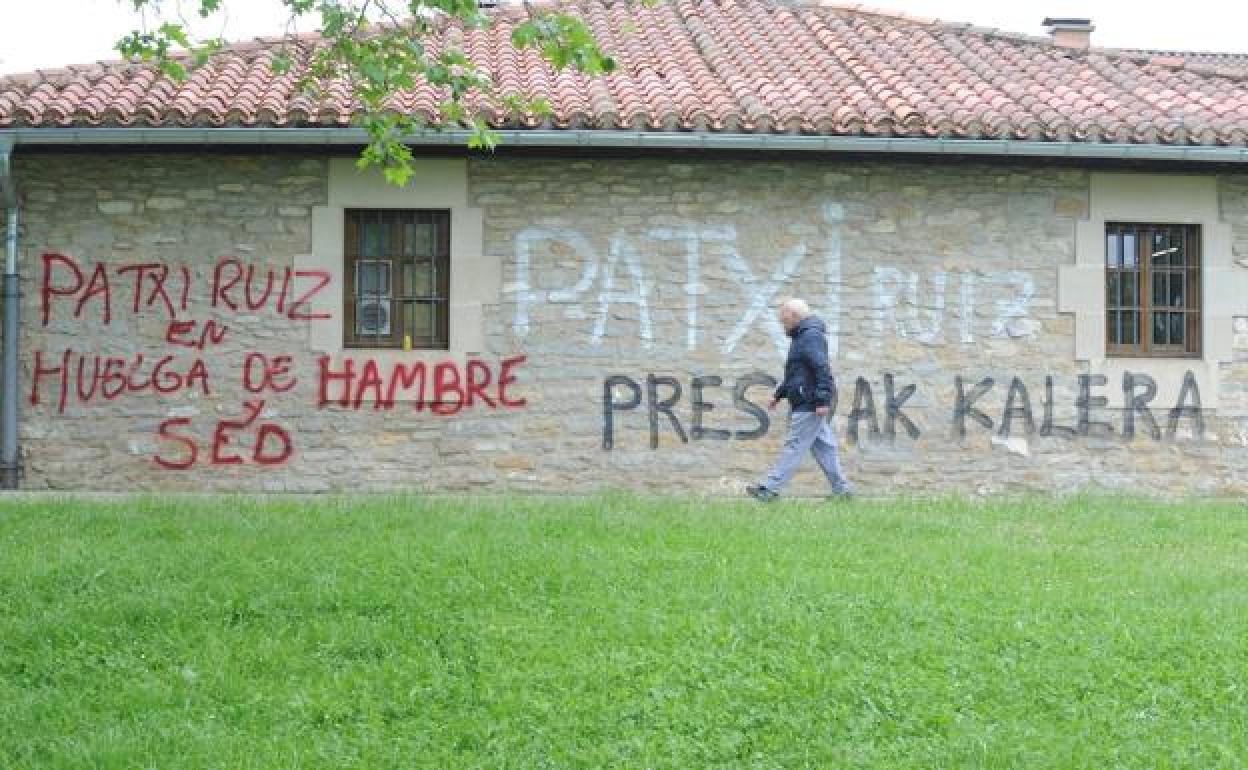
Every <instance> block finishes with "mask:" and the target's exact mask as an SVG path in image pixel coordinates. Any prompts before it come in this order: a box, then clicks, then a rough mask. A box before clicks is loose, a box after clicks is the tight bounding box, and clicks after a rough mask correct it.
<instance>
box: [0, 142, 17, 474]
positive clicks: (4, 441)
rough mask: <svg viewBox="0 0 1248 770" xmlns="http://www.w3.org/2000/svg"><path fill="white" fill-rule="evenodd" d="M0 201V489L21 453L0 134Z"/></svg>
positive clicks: (13, 257) (13, 248) (13, 256)
mask: <svg viewBox="0 0 1248 770" xmlns="http://www.w3.org/2000/svg"><path fill="white" fill-rule="evenodd" d="M0 203H3V204H4V209H5V213H6V217H5V220H6V224H5V231H4V280H3V284H0V297H2V298H3V307H4V311H3V312H4V319H3V339H4V356H3V359H2V360H0V489H17V487H18V481H19V479H20V477H21V455H20V453H19V447H18V443H17V419H18V412H17V404H18V397H17V357H18V356H17V354H18V340H19V339H20V336H21V334H20V331H19V328H18V313H17V311H18V304H19V299H20V296H21V292H20V291H19V290H18V270H17V216H18V209H19V207H18V201H17V184H16V183H15V182H14V180H13V144H12V142H5V141H4V138H3V137H0Z"/></svg>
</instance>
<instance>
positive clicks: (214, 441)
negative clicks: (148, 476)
mask: <svg viewBox="0 0 1248 770" xmlns="http://www.w3.org/2000/svg"><path fill="white" fill-rule="evenodd" d="M243 410H244V413H243V416H242V417H241V418H240V419H237V420H217V422H216V425H215V427H214V428H213V431H212V438H211V439H210V440H209V442H208V462H209V463H210V464H212V465H244V464H246V463H248V462H251V463H252V464H254V465H261V466H268V465H281V464H282V463H284V462H286V461H288V460H289V459H290V458H291V457H292V456H293V455H294V453H295V444H294V441H292V440H291V437H290V433H289V432H287V430H286V429H285V428H283V427H282V426H281V425H278V424H277V423H275V422H257V421H258V420H259V418H260V415H261V412H262V411H263V410H264V401H244V402H243ZM190 426H191V420H190V418H187V417H175V418H171V419H168V420H165V421H164V422H162V423H161V424H160V427H159V428H158V429H157V431H156V435H157V437H159V438H160V439H161V440H162V441H165V442H168V443H171V444H175V445H177V446H178V447H179V448H180V451H179V452H178V453H176V454H175V455H174V456H173V457H167V456H165V455H164V454H157V455H156V456H155V457H154V458H153V459H154V460H155V462H156V464H157V465H159V466H160V467H162V468H165V469H167V470H176V471H184V470H188V469H190V468H192V467H194V466H195V464H196V463H197V462H198V461H199V456H200V451H199V442H197V441H196V440H195V437H194V436H193V435H189V434H188V433H186V432H182V431H184V430H186V429H189V428H190ZM253 426H254V431H255V432H254V436H255V441H254V443H253V445H252V447H251V450H250V452H249V453H248V454H244V453H242V452H240V451H239V450H238V449H236V448H235V447H237V446H238V444H237V443H236V439H238V438H239V436H240V435H241V434H243V433H244V431H247V430H250V429H252V427H253ZM175 429H177V430H178V432H175Z"/></svg>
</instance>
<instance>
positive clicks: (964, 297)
mask: <svg viewBox="0 0 1248 770" xmlns="http://www.w3.org/2000/svg"><path fill="white" fill-rule="evenodd" d="M820 215H821V216H820V217H819V220H818V221H817V222H816V223H811V224H814V225H817V226H804V227H801V228H799V227H797V226H795V227H794V228H793V231H792V232H794V233H804V234H806V236H807V237H806V238H804V239H803V238H800V237H799V238H797V239H794V240H789V241H788V242H787V243H786V245H785V248H784V249H783V251H781V252H780V253H779V254H768V255H759V256H757V257H754V256H751V257H750V258H747V257H746V256H745V255H744V254H743V253H742V251H741V249H740V247H739V243H738V233H737V228H736V227H735V226H734V225H730V224H729V225H705V224H699V223H696V222H685V223H682V222H677V223H675V224H671V225H668V226H662V227H650V228H640V229H637V230H623V229H621V230H617V231H616V232H615V233H613V234H612V235H611V237H610V238H609V239H608V241H607V248H606V250H605V252H606V253H605V258H604V257H603V255H601V254H600V253H599V252H598V251H597V250H596V247H595V246H594V244H592V243H591V242H590V240H589V239H588V238H587V237H586V236H585V235H583V234H582V233H580V232H579V231H576V230H572V229H569V228H564V227H540V226H538V227H529V228H526V229H524V230H521V231H520V232H518V233H517V234H516V235H515V271H516V274H515V280H514V281H513V282H512V283H510V284H508V286H507V289H506V291H507V293H508V294H509V295H510V296H511V297H512V298H513V299H514V302H515V315H514V319H513V322H512V332H513V333H514V335H515V336H516V337H517V338H520V339H523V338H525V337H526V336H527V335H528V334H529V332H530V330H531V325H532V323H531V314H532V312H533V309H534V308H535V307H538V306H542V305H546V304H550V305H565V306H567V307H565V308H564V313H565V317H566V318H569V319H588V320H589V321H590V328H589V330H588V332H589V343H590V347H591V348H600V347H601V346H602V345H603V342H604V340H605V339H606V338H607V337H608V336H610V335H611V333H612V332H611V329H610V328H609V327H611V326H612V325H613V324H615V325H618V324H620V323H621V322H624V323H636V325H637V330H636V340H637V342H638V344H639V345H640V347H641V348H643V349H645V350H653V349H654V346H655V342H656V325H658V324H661V323H668V324H670V323H671V322H673V321H675V322H676V323H678V324H679V323H680V322H681V321H682V320H683V325H684V330H683V334H682V335H680V336H678V337H675V338H672V339H671V342H672V343H674V344H675V346H677V347H679V346H681V344H682V343H683V347H684V348H685V349H686V350H688V351H696V350H698V349H699V346H701V345H703V344H704V343H705V342H706V341H707V340H706V339H705V338H706V336H707V335H708V333H709V332H711V331H712V330H713V329H716V328H719V327H721V326H722V328H724V329H726V334H725V336H724V337H723V338H722V339H717V340H716V342H717V347H718V349H719V352H720V353H722V354H724V355H728V354H731V353H733V352H734V351H735V350H736V349H737V347H738V346H739V345H740V344H741V343H742V341H743V340H745V339H746V338H747V337H749V336H750V335H752V334H755V333H761V334H762V335H764V337H765V338H767V339H770V340H771V342H772V344H773V345H774V346H775V348H776V350H777V352H780V353H783V352H784V351H785V350H786V349H787V347H788V339H787V338H786V336H785V333H784V329H783V327H782V326H781V324H780V322H779V318H778V317H777V314H776V303H777V301H778V300H779V299H781V298H782V297H783V296H784V293H786V292H787V291H793V292H795V293H800V294H802V295H804V296H807V297H808V298H810V299H812V300H813V302H812V304H815V305H816V306H817V307H818V311H819V312H820V315H821V316H823V318H824V321H825V323H826V324H827V327H828V347H829V353H830V354H831V356H832V358H833V359H834V360H835V359H836V358H837V357H838V354H839V350H840V335H841V328H842V315H843V312H844V310H843V309H844V305H843V304H842V291H843V290H844V287H843V281H842V278H843V276H842V269H843V254H842V236H843V230H844V224H845V207H844V206H843V205H842V204H840V203H837V202H833V201H829V202H825V203H824V204H823V205H822V206H821V207H820ZM663 244H667V246H666V247H662V245H663ZM539 245H540V246H539ZM659 247H661V248H659ZM539 248H544V249H545V250H546V251H545V252H539ZM656 248H657V250H659V251H661V252H663V253H665V254H668V255H671V256H673V257H675V258H676V259H677V260H681V261H683V263H684V264H683V265H682V266H681V268H683V269H680V268H678V269H679V270H680V272H678V273H676V274H675V276H674V275H672V273H671V272H667V271H664V265H663V264H658V265H651V264H650V263H649V261H648V259H647V258H648V257H650V258H651V259H653V257H651V256H650V255H652V254H653V252H654V250H656ZM820 252H821V253H822V254H821V256H822V259H821V260H819V261H818V262H816V261H815V260H816V259H818V258H819V256H820ZM538 253H544V254H546V259H553V260H554V265H555V267H556V268H557V269H558V272H566V271H567V270H568V269H569V268H571V269H572V270H574V271H576V272H574V273H573V275H574V276H575V281H574V282H571V283H570V285H569V283H568V281H567V280H566V279H567V278H570V276H565V281H564V285H561V286H557V287H551V286H550V284H549V283H546V284H544V287H538V286H535V285H534V269H535V268H534V258H535V255H536V254H538ZM707 259H718V260H720V261H721V264H722V265H723V267H725V268H726V269H727V272H728V274H729V276H730V278H731V281H730V288H729V289H728V291H735V292H737V293H738V294H739V295H740V298H741V301H740V302H737V303H734V302H731V301H730V300H727V298H726V297H724V296H722V294H723V291H722V290H721V289H718V288H717V289H716V290H715V291H712V289H711V288H710V287H708V286H707V285H706V284H705V283H704V278H703V276H704V274H705V273H706V272H707V271H706V264H705V260H707ZM677 264H679V262H678V263H677ZM764 265H765V266H768V267H769V269H762V266H764ZM813 265H820V266H821V267H822V271H823V275H822V276H819V275H818V272H819V268H818V267H814V268H813V269H812V267H813ZM549 268H550V265H544V266H543V271H542V273H541V277H542V278H545V279H546V280H552V278H551V277H552V276H554V279H553V280H555V281H556V283H558V272H557V271H551V270H550V269H549ZM667 270H668V271H670V268H668V269H667ZM648 271H649V272H648ZM656 271H657V272H656ZM680 273H683V281H684V283H683V285H681V284H680V280H681V278H680V277H676V276H679V275H680ZM673 279H674V280H673ZM799 282H800V284H801V285H800V288H799V287H798V286H797V284H798V283H799ZM955 282H957V284H958V294H957V297H956V299H955V300H954V301H955V302H956V312H957V328H956V329H951V328H947V327H949V326H952V321H951V322H950V323H948V324H947V323H946V315H947V313H948V312H950V311H949V307H948V306H949V304H950V303H949V300H948V293H949V291H951V290H952V286H953V284H954V283H955ZM870 288H871V291H872V295H871V299H870V300H869V302H871V303H872V305H873V311H874V314H873V319H874V332H875V336H876V338H877V339H880V338H883V337H884V336H887V335H890V334H894V335H896V336H897V337H898V338H901V339H905V340H910V341H914V342H917V343H920V344H924V345H942V344H945V343H946V341H947V340H946V337H947V335H952V334H956V335H957V336H956V340H957V342H959V343H961V344H963V345H972V344H974V343H975V341H976V331H977V326H976V318H977V315H978V313H979V309H978V307H977V305H978V304H979V303H980V301H981V297H980V295H981V294H985V295H986V296H984V297H983V299H984V300H988V301H991V302H993V303H994V304H993V305H990V306H989V307H990V308H991V311H989V313H990V315H989V314H985V315H986V316H988V317H990V318H991V321H990V324H989V326H988V327H987V328H985V329H984V331H982V332H980V334H985V333H986V334H989V335H991V336H993V337H1012V338H1020V337H1031V336H1034V334H1035V331H1036V330H1037V329H1038V328H1039V324H1038V323H1037V322H1036V321H1034V320H1033V319H1031V318H1030V312H1031V305H1032V302H1033V300H1034V298H1035V295H1036V284H1035V280H1034V279H1033V277H1032V275H1031V274H1030V273H1027V272H1025V271H1021V270H1007V271H996V272H973V271H952V272H951V271H948V270H945V269H936V270H933V271H931V272H929V273H926V274H922V273H920V272H917V271H914V270H906V269H902V268H899V267H895V266H890V265H876V266H875V267H873V268H872V272H871V273H870ZM821 289H822V296H819V291H820V290H821ZM672 290H676V291H678V292H680V293H683V295H684V296H683V302H684V308H683V313H680V314H679V315H676V316H673V315H672V313H671V311H672V310H674V309H675V308H668V307H665V305H664V304H663V303H659V302H657V301H656V297H663V296H670V295H668V294H666V292H669V291H672ZM811 295H814V296H811ZM711 303H714V305H715V306H717V307H720V308H723V307H733V306H736V307H738V308H740V315H739V316H738V317H737V318H736V319H735V322H733V323H731V324H730V325H728V324H723V323H722V321H723V319H722V318H718V316H717V318H718V320H719V321H720V322H721V323H719V324H717V326H716V327H712V328H710V329H708V328H707V327H706V326H705V325H704V323H703V321H702V319H701V318H700V317H699V312H700V307H701V306H702V305H704V304H705V305H707V306H708V307H709V306H711ZM621 305H624V306H631V307H632V308H633V309H632V310H631V311H628V312H625V313H621V311H620V310H618V309H615V310H613V309H614V308H618V307H619V306H621ZM678 312H679V311H678ZM682 315H683V318H681V317H680V316H682ZM985 322H986V323H988V321H987V320H985ZM979 328H983V327H979ZM615 334H617V335H618V334H619V330H616V332H615ZM676 340H680V341H679V342H677V341H676Z"/></svg>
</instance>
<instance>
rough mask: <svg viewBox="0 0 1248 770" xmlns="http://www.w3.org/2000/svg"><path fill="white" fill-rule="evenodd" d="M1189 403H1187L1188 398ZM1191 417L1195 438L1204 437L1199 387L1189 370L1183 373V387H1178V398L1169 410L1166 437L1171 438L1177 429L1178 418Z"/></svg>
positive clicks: (1203, 417) (1203, 419)
mask: <svg viewBox="0 0 1248 770" xmlns="http://www.w3.org/2000/svg"><path fill="white" fill-rule="evenodd" d="M1189 398H1190V399H1191V400H1192V403H1191V404H1188V403H1187V400H1188V399H1189ZM1184 417H1188V418H1191V420H1192V423H1193V425H1194V426H1195V428H1196V429H1195V431H1193V432H1194V433H1195V435H1196V438H1198V439H1203V438H1204V437H1205V413H1204V412H1203V411H1202V410H1201V408H1200V388H1199V387H1197V385H1196V375H1194V374H1192V373H1191V372H1190V371H1189V372H1187V373H1186V374H1184V375H1183V387H1181V388H1179V400H1178V403H1176V404H1175V405H1174V408H1173V409H1171V410H1170V421H1169V423H1167V425H1166V438H1168V439H1173V438H1174V436H1175V434H1176V433H1178V431H1179V420H1181V419H1183V418H1184Z"/></svg>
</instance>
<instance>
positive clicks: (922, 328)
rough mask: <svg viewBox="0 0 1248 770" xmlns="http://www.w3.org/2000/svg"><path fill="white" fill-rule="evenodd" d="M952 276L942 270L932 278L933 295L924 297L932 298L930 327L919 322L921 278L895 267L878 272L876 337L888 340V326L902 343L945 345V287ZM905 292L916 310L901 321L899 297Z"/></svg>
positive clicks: (876, 277)
mask: <svg viewBox="0 0 1248 770" xmlns="http://www.w3.org/2000/svg"><path fill="white" fill-rule="evenodd" d="M947 279H948V274H946V273H945V271H944V270H938V271H936V272H935V273H933V274H932V277H931V283H932V292H931V293H930V294H927V295H924V296H926V297H930V302H931V307H930V312H929V315H930V316H931V317H930V318H929V319H928V321H927V322H926V323H924V322H922V321H921V320H919V318H918V306H919V301H920V300H919V274H918V273H915V272H909V273H903V272H902V271H900V270H898V269H897V268H895V267H877V268H875V310H876V318H875V333H876V335H877V336H879V337H882V336H884V328H885V325H886V323H885V322H886V321H887V322H888V324H887V325H889V326H891V327H893V328H894V329H896V332H897V336H898V337H901V338H902V339H906V338H908V337H912V338H914V339H916V340H918V341H919V342H922V343H924V344H927V345H932V344H936V343H938V342H940V341H941V331H942V328H943V326H944V319H945V283H946V281H947ZM903 290H904V291H905V294H906V301H907V302H908V303H909V304H910V306H911V307H912V308H913V312H912V315H911V317H909V318H904V319H903V318H898V317H897V304H898V294H899V293H900V292H901V291H903Z"/></svg>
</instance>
